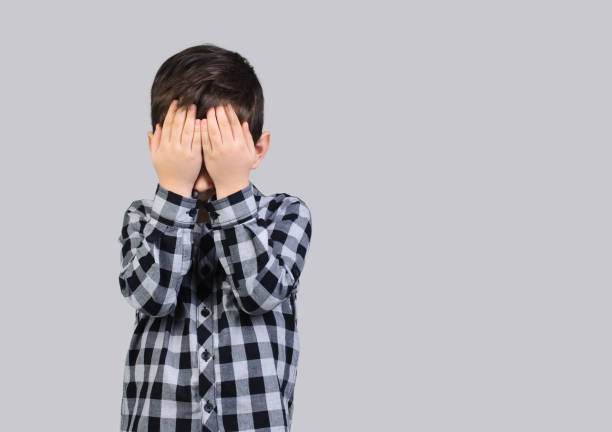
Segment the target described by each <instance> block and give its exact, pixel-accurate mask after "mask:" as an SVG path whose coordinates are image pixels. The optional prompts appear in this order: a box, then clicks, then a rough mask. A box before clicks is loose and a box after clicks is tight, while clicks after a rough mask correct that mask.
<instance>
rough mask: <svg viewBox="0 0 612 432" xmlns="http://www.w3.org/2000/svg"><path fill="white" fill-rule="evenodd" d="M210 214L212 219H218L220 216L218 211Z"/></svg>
mask: <svg viewBox="0 0 612 432" xmlns="http://www.w3.org/2000/svg"><path fill="white" fill-rule="evenodd" d="M208 214H209V215H210V217H211V218H216V217H217V216H219V214H218V213H217V212H216V211H210V212H208Z"/></svg>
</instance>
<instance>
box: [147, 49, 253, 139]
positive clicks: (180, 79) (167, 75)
mask: <svg viewBox="0 0 612 432" xmlns="http://www.w3.org/2000/svg"><path fill="white" fill-rule="evenodd" d="M172 99H179V105H178V106H179V107H181V106H186V105H189V104H192V103H193V104H195V105H196V107H197V112H196V118H205V117H206V112H207V111H208V109H209V108H210V107H213V106H216V105H220V104H223V103H231V104H232V107H233V108H234V110H235V111H236V114H237V115H238V119H239V120H240V122H241V123H242V122H245V121H247V122H248V123H249V129H250V131H251V135H252V136H253V141H254V142H255V143H257V140H258V139H259V137H260V136H261V134H262V128H263V117H264V98H263V91H262V88H261V85H260V84H259V80H258V79H257V75H255V70H254V69H253V67H252V66H251V65H250V64H249V62H248V61H247V60H246V59H245V58H244V57H242V56H241V55H240V54H238V53H236V52H233V51H228V50H226V49H223V48H221V47H218V46H216V45H213V44H203V45H196V46H193V47H190V48H187V49H184V50H183V51H180V52H178V53H176V54H174V55H173V56H171V57H170V58H168V59H167V60H166V61H165V62H164V63H163V64H162V65H161V66H160V68H159V70H158V71H157V74H155V79H154V80H153V86H152V87H151V126H152V129H153V130H155V124H156V123H159V124H160V125H163V123H164V118H165V117H166V112H167V111H168V108H169V106H170V102H172Z"/></svg>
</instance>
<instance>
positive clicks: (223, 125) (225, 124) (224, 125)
mask: <svg viewBox="0 0 612 432" xmlns="http://www.w3.org/2000/svg"><path fill="white" fill-rule="evenodd" d="M215 114H216V116H217V124H218V125H219V130H220V131H221V141H223V145H230V144H232V142H233V141H234V135H233V134H232V127H231V126H230V124H229V120H228V118H227V115H226V114H225V108H224V107H223V106H222V105H219V106H218V107H217V108H216V111H215ZM215 144H216V143H215Z"/></svg>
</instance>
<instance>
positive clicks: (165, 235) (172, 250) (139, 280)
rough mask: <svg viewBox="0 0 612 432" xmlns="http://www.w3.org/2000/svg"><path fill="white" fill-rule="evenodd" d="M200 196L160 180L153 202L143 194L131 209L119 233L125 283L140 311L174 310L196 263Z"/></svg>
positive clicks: (128, 295) (123, 288)
mask: <svg viewBox="0 0 612 432" xmlns="http://www.w3.org/2000/svg"><path fill="white" fill-rule="evenodd" d="M198 202H199V200H198V199H197V198H190V197H184V196H182V195H179V194H177V193H174V192H172V191H170V190H167V189H165V188H164V187H162V186H161V185H160V184H159V183H158V184H157V188H156V190H155V196H154V198H153V201H152V204H150V205H146V204H145V203H144V201H143V200H137V201H134V202H132V204H131V205H130V206H129V207H128V209H127V210H126V211H125V214H124V217H123V226H122V229H121V234H120V235H119V238H118V240H119V243H120V244H121V257H120V258H121V259H120V263H121V270H120V273H119V286H120V288H121V293H122V294H123V296H124V297H125V299H126V300H127V301H128V303H129V304H130V305H131V306H132V307H134V308H135V309H136V311H138V312H141V313H144V314H147V315H151V316H164V315H169V314H171V313H173V311H174V309H175V307H176V301H177V296H178V291H179V288H180V286H181V282H182V280H183V277H184V276H185V274H186V273H187V271H188V270H189V268H190V267H191V251H192V241H193V227H194V225H195V220H196V218H197V208H198Z"/></svg>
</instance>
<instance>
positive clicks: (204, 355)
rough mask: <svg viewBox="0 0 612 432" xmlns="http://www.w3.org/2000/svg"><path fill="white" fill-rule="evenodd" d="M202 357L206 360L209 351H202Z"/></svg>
mask: <svg viewBox="0 0 612 432" xmlns="http://www.w3.org/2000/svg"><path fill="white" fill-rule="evenodd" d="M202 358H203V359H204V361H208V359H209V358H210V353H209V352H208V350H204V351H202Z"/></svg>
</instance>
